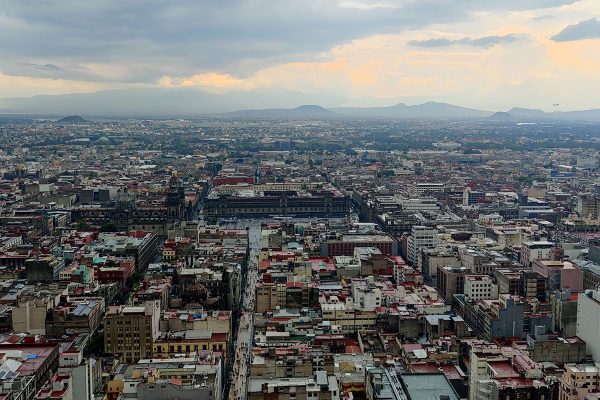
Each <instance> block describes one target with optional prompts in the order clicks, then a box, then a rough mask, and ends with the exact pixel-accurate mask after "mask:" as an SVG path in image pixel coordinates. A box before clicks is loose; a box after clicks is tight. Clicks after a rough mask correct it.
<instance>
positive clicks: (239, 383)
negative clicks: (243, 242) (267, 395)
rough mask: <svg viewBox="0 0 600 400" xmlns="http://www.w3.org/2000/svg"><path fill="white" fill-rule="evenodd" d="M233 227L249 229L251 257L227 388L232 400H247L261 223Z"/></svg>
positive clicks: (240, 224) (243, 282)
mask: <svg viewBox="0 0 600 400" xmlns="http://www.w3.org/2000/svg"><path fill="white" fill-rule="evenodd" d="M233 225H235V228H238V229H239V228H244V227H246V226H248V227H249V230H248V240H249V253H248V264H247V269H246V275H245V276H244V278H243V281H242V284H243V288H242V293H241V299H240V301H241V304H242V306H241V307H240V318H239V324H238V330H237V334H236V335H234V342H233V344H232V348H233V349H234V353H233V354H234V360H233V366H232V369H231V374H230V376H229V377H227V384H228V385H229V396H228V397H229V399H232V400H233V399H236V400H245V399H246V394H247V393H246V390H247V384H246V383H247V379H248V375H249V363H250V361H251V352H252V341H253V337H254V304H255V303H254V302H255V295H256V292H255V283H256V279H257V276H258V255H259V251H260V233H261V222H260V221H253V220H240V221H237V222H235V223H233Z"/></svg>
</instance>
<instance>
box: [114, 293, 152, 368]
mask: <svg viewBox="0 0 600 400" xmlns="http://www.w3.org/2000/svg"><path fill="white" fill-rule="evenodd" d="M159 321H160V300H152V301H147V302H146V303H145V304H144V306H140V307H124V306H111V307H109V309H108V312H107V313H106V316H105V317H104V349H105V351H106V352H108V353H112V354H114V355H118V356H120V358H121V361H123V362H136V361H138V360H140V359H142V358H151V357H152V343H153V342H154V340H155V339H157V338H158V336H159V334H160V331H159Z"/></svg>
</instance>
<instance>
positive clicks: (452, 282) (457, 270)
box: [436, 267, 471, 304]
mask: <svg viewBox="0 0 600 400" xmlns="http://www.w3.org/2000/svg"><path fill="white" fill-rule="evenodd" d="M470 273H471V270H470V269H468V268H466V267H442V268H439V269H438V274H437V279H436V283H437V284H436V289H437V291H438V293H439V294H440V295H441V296H442V297H443V298H444V299H445V300H446V303H447V304H449V303H450V302H451V300H452V296H454V295H455V294H463V292H464V290H465V276H467V275H469V274H470Z"/></svg>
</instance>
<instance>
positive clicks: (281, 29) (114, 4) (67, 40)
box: [0, 0, 600, 110]
mask: <svg viewBox="0 0 600 400" xmlns="http://www.w3.org/2000/svg"><path fill="white" fill-rule="evenodd" d="M599 3H600V2H599V0H583V1H568V0H564V1H561V0H530V1H527V0H502V1H492V0H373V1H366V0H339V1H336V0H298V1H296V0H273V1H267V0H252V1H237V0H215V1H200V0H165V1H157V0H94V1H82V0H55V1H52V0H45V1H39V0H19V1H16V0H15V1H11V0H7V1H2V2H0V98H3V97H16V96H18V97H26V96H31V95H36V94H62V93H73V92H93V91H98V90H105V89H113V88H129V87H177V86H196V87H198V88H203V89H206V90H210V91H230V90H250V89H256V88H260V89H263V88H265V89H271V88H276V89H289V90H294V91H300V92H304V93H308V94H311V95H314V98H315V101H314V103H318V102H319V101H318V100H319V95H323V96H332V95H335V96H340V97H343V98H349V99H354V104H355V102H356V100H357V99H358V101H360V99H363V98H364V99H365V103H367V102H368V103H369V104H371V103H373V101H374V100H373V99H375V101H376V102H379V103H381V104H388V103H390V102H393V101H395V100H404V101H407V102H409V103H411V102H412V103H417V102H421V101H428V100H436V101H447V102H451V103H454V104H457V105H463V106H470V107H477V108H483V109H491V110H500V109H507V108H510V107H512V106H522V107H537V108H543V109H545V110H550V109H554V108H553V107H552V104H553V103H560V106H559V107H558V108H559V109H562V110H572V109H583V108H600V96H598V93H600V4H599ZM368 99H370V100H368Z"/></svg>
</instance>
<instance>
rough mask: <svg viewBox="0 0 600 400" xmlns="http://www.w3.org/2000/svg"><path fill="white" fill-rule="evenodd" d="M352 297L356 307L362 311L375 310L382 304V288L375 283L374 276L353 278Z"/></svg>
mask: <svg viewBox="0 0 600 400" xmlns="http://www.w3.org/2000/svg"><path fill="white" fill-rule="evenodd" d="M352 298H353V299H354V308H355V309H356V310H360V311H375V309H376V308H378V307H381V304H382V294H381V289H379V288H378V287H376V286H375V285H374V284H373V280H372V277H369V278H367V279H361V278H354V279H352Z"/></svg>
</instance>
